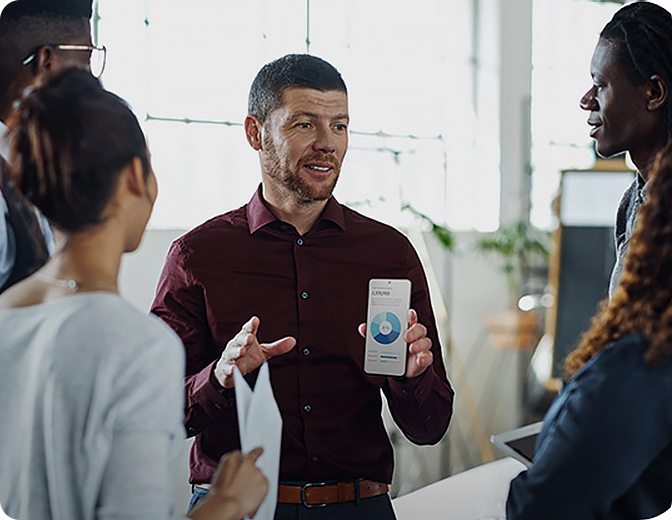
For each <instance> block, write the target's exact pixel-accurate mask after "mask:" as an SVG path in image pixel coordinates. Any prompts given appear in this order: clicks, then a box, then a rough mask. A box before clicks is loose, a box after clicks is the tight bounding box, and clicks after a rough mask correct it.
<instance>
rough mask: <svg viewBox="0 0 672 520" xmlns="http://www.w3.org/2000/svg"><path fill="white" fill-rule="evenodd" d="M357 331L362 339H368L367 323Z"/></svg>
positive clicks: (361, 324) (361, 325) (360, 325)
mask: <svg viewBox="0 0 672 520" xmlns="http://www.w3.org/2000/svg"><path fill="white" fill-rule="evenodd" d="M357 331H358V332H359V335H360V336H361V337H363V338H366V323H360V324H359V327H357Z"/></svg>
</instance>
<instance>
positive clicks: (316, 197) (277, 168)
mask: <svg viewBox="0 0 672 520" xmlns="http://www.w3.org/2000/svg"><path fill="white" fill-rule="evenodd" d="M264 151H265V155H264V158H263V159H262V164H263V168H264V172H265V173H266V175H268V176H269V177H270V178H271V179H273V180H275V181H277V182H278V183H279V184H280V185H282V186H283V187H284V188H285V189H286V190H287V191H289V192H291V193H293V194H295V195H297V198H298V200H299V202H301V203H305V204H310V203H311V202H317V201H322V200H327V199H329V198H330V197H331V195H332V193H333V192H334V189H335V188H336V183H337V182H338V178H339V177H340V173H341V172H340V164H339V163H338V161H337V160H334V159H331V160H330V159H327V158H325V157H324V156H318V155H317V154H316V156H315V158H316V160H318V161H321V162H323V161H326V162H329V163H330V164H331V165H332V166H333V167H334V170H336V172H337V173H336V175H335V176H334V178H333V179H332V181H331V183H330V184H328V185H326V186H324V187H322V188H321V189H318V188H315V187H314V186H311V185H310V183H308V182H305V181H304V179H302V178H301V174H300V170H301V166H298V165H297V166H296V169H293V167H292V166H291V165H286V164H283V163H282V162H281V161H280V156H279V154H278V150H277V148H276V146H275V144H274V143H273V141H272V139H271V138H270V137H268V136H266V137H265V138H264ZM307 162H310V161H307Z"/></svg>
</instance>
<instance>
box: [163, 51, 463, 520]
mask: <svg viewBox="0 0 672 520" xmlns="http://www.w3.org/2000/svg"><path fill="white" fill-rule="evenodd" d="M348 121H349V118H348V98H347V91H346V87H345V83H344V82H343V79H342V78H341V76H340V74H339V73H338V71H337V70H336V69H335V68H334V67H333V66H331V65H330V64H328V63H327V62H325V61H324V60H321V59H320V58H316V57H314V56H309V55H288V56H284V57H283V58H280V59H278V60H276V61H274V62H271V63H269V64H267V65H266V66H264V67H263V68H262V70H261V71H260V72H259V74H258V75H257V77H256V78H255V80H254V82H253V84H252V88H251V91H250V98H249V110H248V116H247V118H246V119H245V133H246V136H247V140H248V142H249V144H250V146H251V147H252V148H253V149H254V150H256V151H257V152H258V154H259V159H260V164H261V176H262V182H261V185H260V187H259V189H258V190H257V192H256V193H255V194H254V195H253V197H252V199H251V200H250V202H249V203H248V204H246V205H245V206H243V207H242V208H239V209H237V210H234V211H231V212H229V213H226V214H224V215H220V216H218V217H215V218H213V219H211V220H209V221H207V222H206V223H204V224H202V225H201V226H199V227H197V228H196V229H194V230H192V231H190V232H188V233H187V234H186V235H184V236H182V237H181V238H179V239H177V240H176V241H175V242H174V243H173V245H172V247H171V249H170V252H169V253H168V257H167V259H166V265H165V267H164V269H163V273H162V275H161V278H160V281H159V286H158V289H157V294H156V298H155V301H154V304H153V306H152V312H154V313H155V314H157V315H158V316H160V317H161V318H162V319H164V320H165V321H166V322H167V323H168V324H169V325H170V326H171V327H172V328H173V329H175V331H176V332H177V333H178V334H179V335H180V337H181V338H182V340H183V341H184V345H185V349H186V355H187V376H186V379H185V390H186V399H187V402H186V418H185V426H186V428H187V433H188V435H189V436H195V441H194V444H193V448H192V452H191V477H190V482H191V483H192V484H195V485H196V486H195V492H194V499H193V500H192V503H194V502H195V501H197V500H198V499H199V497H200V496H201V495H202V494H203V491H204V490H203V489H201V488H204V487H207V483H208V482H209V481H210V478H211V477H212V475H213V472H214V470H215V467H216V465H217V461H218V460H219V458H220V457H221V455H222V454H224V453H225V452H227V451H230V450H233V449H235V448H237V447H239V438H238V425H237V419H236V413H235V402H234V400H235V389H234V388H233V386H234V382H233V376H232V371H233V366H234V365H235V366H237V367H238V368H239V369H240V370H241V372H242V373H243V374H244V375H246V378H247V379H248V380H249V381H250V382H251V383H252V384H253V382H254V379H255V378H256V374H257V369H258V367H259V366H260V365H261V364H262V363H263V362H264V361H268V363H269V368H270V375H271V384H272V386H273V391H274V393H275V397H276V400H277V402H278V406H279V408H280V412H281V414H282V419H283V435H282V454H281V460H280V481H281V485H280V488H279V490H278V507H277V509H276V519H285V518H287V519H288V518H298V517H299V516H298V515H300V517H301V518H312V517H316V516H314V515H317V516H319V518H323V519H330V518H334V519H336V518H349V519H356V518H362V519H364V518H366V519H373V518H375V519H387V518H390V519H393V518H394V512H393V510H392V506H391V502H390V498H389V495H388V493H387V491H388V484H389V483H390V482H391V480H392V472H393V467H394V461H393V453H392V446H391V444H390V441H389V438H388V436H387V433H386V431H385V427H384V425H383V421H382V418H381V406H382V398H381V390H382V392H383V393H384V394H385V396H386V398H387V401H388V404H389V408H390V410H391V413H392V416H393V418H394V420H395V422H396V423H397V424H398V425H399V427H400V428H401V430H402V431H403V432H404V434H405V435H406V436H407V437H408V438H409V439H410V440H411V441H413V442H416V443H417V444H434V443H436V442H438V441H439V440H440V439H441V437H443V435H444V434H445V432H446V429H447V428H448V424H449V422H450V418H451V415H452V402H453V390H452V389H451V387H450V384H449V383H448V380H447V378H446V372H445V368H444V365H443V360H442V356H441V347H440V344H439V338H438V333H437V330H436V325H435V319H434V315H433V312H432V308H431V302H430V299H429V292H428V288H427V282H426V279H425V275H424V272H423V269H422V266H421V265H420V261H419V259H418V257H417V255H416V253H415V251H414V249H413V247H412V246H411V244H410V243H409V241H408V240H407V239H406V237H404V236H403V235H402V234H401V233H399V232H398V231H396V230H394V229H393V228H391V227H389V226H387V225H385V224H382V223H380V222H376V221H374V220H372V219H369V218H367V217H364V216H362V215H360V214H359V213H357V212H355V211H353V210H351V209H349V208H347V207H345V206H342V205H341V204H339V203H338V202H337V201H336V200H335V198H334V197H333V196H332V191H333V189H334V186H335V185H336V181H337V179H338V176H339V174H340V169H341V164H342V162H343V158H344V156H345V153H346V151H347V146H348ZM371 278H408V279H410V280H411V283H412V294H411V307H412V310H411V311H410V312H409V328H408V330H407V331H406V332H405V340H406V341H407V343H408V345H409V346H408V356H407V357H408V362H407V368H406V374H405V376H404V377H401V378H392V377H384V376H370V375H367V374H366V373H365V372H364V370H363V364H364V340H363V339H362V336H363V335H364V333H365V330H364V329H365V326H364V325H360V324H361V323H362V322H363V321H364V320H365V319H366V306H367V290H368V282H369V280H370V279H371ZM251 316H252V317H251ZM241 324H242V328H241ZM358 329H359V330H358ZM276 338H282V339H279V340H276ZM269 340H275V341H271V342H269ZM316 507H317V509H314V508H316Z"/></svg>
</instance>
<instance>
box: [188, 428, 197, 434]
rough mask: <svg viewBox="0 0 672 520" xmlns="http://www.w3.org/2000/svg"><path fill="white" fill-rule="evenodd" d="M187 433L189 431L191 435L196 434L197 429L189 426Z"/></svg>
mask: <svg viewBox="0 0 672 520" xmlns="http://www.w3.org/2000/svg"><path fill="white" fill-rule="evenodd" d="M187 431H188V432H189V433H194V432H195V431H196V428H194V427H193V426H188V427H187Z"/></svg>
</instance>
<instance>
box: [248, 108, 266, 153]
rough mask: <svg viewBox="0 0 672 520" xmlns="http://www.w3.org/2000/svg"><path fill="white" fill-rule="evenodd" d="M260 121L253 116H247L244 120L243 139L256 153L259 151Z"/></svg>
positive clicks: (260, 140)
mask: <svg viewBox="0 0 672 520" xmlns="http://www.w3.org/2000/svg"><path fill="white" fill-rule="evenodd" d="M261 127H262V124H261V121H259V119H257V118H256V117H255V116H253V115H251V114H248V115H247V117H246V118H245V137H247V142H248V143H250V146H251V147H252V148H253V149H254V150H256V151H257V152H258V151H259V150H261V142H262V139H261Z"/></svg>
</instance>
